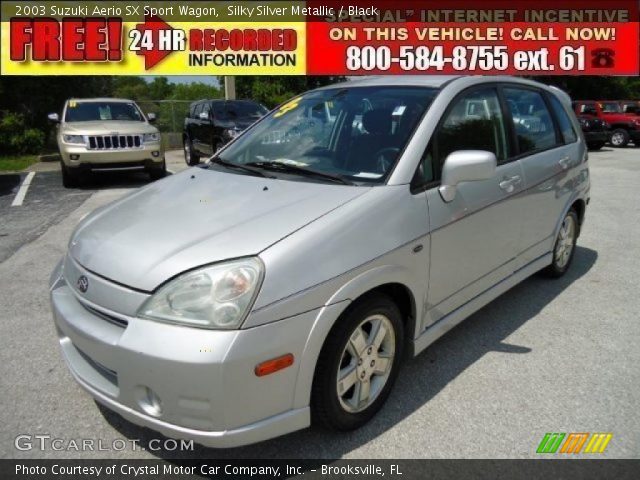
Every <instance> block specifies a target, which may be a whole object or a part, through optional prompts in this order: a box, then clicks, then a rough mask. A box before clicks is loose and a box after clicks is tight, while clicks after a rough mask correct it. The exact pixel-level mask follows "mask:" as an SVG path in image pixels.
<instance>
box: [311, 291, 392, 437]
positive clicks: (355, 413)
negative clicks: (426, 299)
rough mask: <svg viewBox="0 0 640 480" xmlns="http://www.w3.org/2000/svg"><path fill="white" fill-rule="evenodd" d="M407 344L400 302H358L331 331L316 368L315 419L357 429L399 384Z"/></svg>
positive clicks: (327, 424) (371, 299) (381, 298)
mask: <svg viewBox="0 0 640 480" xmlns="http://www.w3.org/2000/svg"><path fill="white" fill-rule="evenodd" d="M403 344H404V326H403V322H402V315H401V313H400V310H399V309H398V307H397V305H396V304H395V303H394V302H393V301H392V300H391V299H390V298H389V297H388V296H386V295H383V294H378V295H373V294H372V295H369V296H367V297H364V298H363V299H361V300H359V301H358V302H357V303H356V304H354V305H353V306H352V307H350V309H349V310H348V311H347V312H346V314H345V315H344V316H343V317H341V318H340V319H339V320H338V323H337V324H336V325H335V326H334V328H333V329H332V330H331V332H330V333H329V336H328V337H327V339H326V341H325V344H324V346H323V347H322V351H321V353H320V357H319V359H318V364H317V366H316V373H315V376H314V380H313V387H312V392H311V418H312V421H313V422H314V423H316V424H320V425H323V426H325V427H327V428H329V429H332V430H339V431H348V430H354V429H356V428H359V427H361V426H362V425H364V424H365V423H367V422H368V421H369V420H370V419H371V418H372V417H373V416H374V415H375V414H376V413H377V412H378V410H380V408H382V405H384V402H385V401H386V400H387V397H388V396H389V393H390V392H391V388H392V387H393V384H394V383H395V380H396V377H397V376H398V371H399V369H400V361H401V359H402V349H403V348H402V347H403Z"/></svg>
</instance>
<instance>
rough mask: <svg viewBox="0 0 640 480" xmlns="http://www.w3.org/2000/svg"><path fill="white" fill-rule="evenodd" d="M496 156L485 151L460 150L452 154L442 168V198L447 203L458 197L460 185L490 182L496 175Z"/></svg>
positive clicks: (440, 189)
mask: <svg viewBox="0 0 640 480" xmlns="http://www.w3.org/2000/svg"><path fill="white" fill-rule="evenodd" d="M497 164H498V162H497V160H496V156H495V155H494V154H493V153H491V152H485V151H484V150H459V151H457V152H453V153H451V154H450V155H449V156H448V157H447V159H446V160H445V161H444V166H443V167H442V181H441V185H442V186H441V187H440V188H439V189H438V190H439V191H440V196H441V197H442V200H444V201H445V202H447V203H448V202H451V201H453V199H454V198H455V197H456V190H457V187H458V184H459V183H462V182H475V181H477V180H488V179H490V178H493V177H494V176H495V174H496V165H497Z"/></svg>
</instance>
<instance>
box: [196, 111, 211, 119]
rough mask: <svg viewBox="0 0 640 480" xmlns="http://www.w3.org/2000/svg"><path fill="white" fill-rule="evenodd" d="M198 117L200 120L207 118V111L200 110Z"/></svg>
mask: <svg viewBox="0 0 640 480" xmlns="http://www.w3.org/2000/svg"><path fill="white" fill-rule="evenodd" d="M198 118H199V119H200V120H209V112H200V114H199V115H198Z"/></svg>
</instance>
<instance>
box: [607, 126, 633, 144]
mask: <svg viewBox="0 0 640 480" xmlns="http://www.w3.org/2000/svg"><path fill="white" fill-rule="evenodd" d="M629 140H630V137H629V132H627V131H626V130H625V129H623V128H617V129H615V130H614V131H613V132H612V133H611V140H610V142H611V145H613V146H614V147H618V148H622V147H626V146H627V144H628V143H629Z"/></svg>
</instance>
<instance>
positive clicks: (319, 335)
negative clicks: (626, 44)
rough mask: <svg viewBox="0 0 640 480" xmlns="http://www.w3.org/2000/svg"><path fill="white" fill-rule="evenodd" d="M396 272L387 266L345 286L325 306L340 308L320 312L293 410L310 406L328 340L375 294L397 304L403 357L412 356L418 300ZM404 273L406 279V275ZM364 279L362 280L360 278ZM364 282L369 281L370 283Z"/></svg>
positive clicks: (302, 365) (300, 376)
mask: <svg viewBox="0 0 640 480" xmlns="http://www.w3.org/2000/svg"><path fill="white" fill-rule="evenodd" d="M399 270H404V269H402V268H401V267H397V266H390V265H387V266H384V267H379V268H376V269H373V270H371V271H369V272H366V273H365V274H363V275H360V276H358V277H356V278H354V279H352V280H351V281H350V282H348V283H347V284H346V285H344V286H343V287H342V288H341V289H340V290H338V292H336V294H335V295H334V296H333V297H332V298H331V299H330V300H329V301H328V302H327V305H328V306H327V307H325V308H331V307H339V308H337V309H335V310H333V312H332V314H331V315H329V316H328V317H326V316H323V312H322V311H321V313H320V314H319V315H318V318H317V319H316V322H315V324H314V326H313V328H312V329H311V332H310V334H309V338H308V340H307V345H306V346H305V351H304V358H303V359H301V361H302V363H301V365H300V370H299V372H298V381H297V382H296V392H295V397H294V407H304V406H308V405H309V403H310V399H311V387H312V383H313V378H314V375H315V372H316V368H317V366H318V365H317V363H318V358H319V357H320V352H321V350H322V348H323V346H324V344H325V342H326V340H327V337H328V336H329V334H330V333H331V331H332V330H333V328H335V326H336V325H337V324H338V322H340V320H341V319H343V318H344V317H345V316H346V315H347V314H348V313H349V311H351V309H352V308H353V306H354V305H355V304H356V303H357V302H358V301H359V300H361V299H362V298H364V297H365V296H369V295H375V294H376V293H379V294H385V295H387V296H389V297H390V298H391V299H392V300H393V301H394V302H395V303H396V305H397V306H398V308H399V309H400V312H401V314H402V318H403V324H404V327H405V344H404V349H405V352H406V355H410V354H411V353H412V352H413V348H412V346H413V340H414V337H415V329H416V319H417V317H418V312H419V310H418V307H417V306H418V301H417V298H419V297H418V295H417V290H416V288H415V286H412V285H410V282H406V281H403V280H402V277H401V276H399V275H398V274H399V273H400V271H399ZM392 272H393V273H392ZM403 273H404V274H405V275H406V272H403ZM363 276H364V278H362V277H363ZM375 279H377V281H374V280H375ZM366 280H369V281H371V283H370V282H369V281H366ZM323 310H324V309H323ZM323 317H324V318H323Z"/></svg>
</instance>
